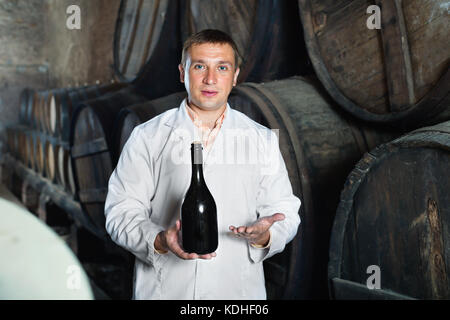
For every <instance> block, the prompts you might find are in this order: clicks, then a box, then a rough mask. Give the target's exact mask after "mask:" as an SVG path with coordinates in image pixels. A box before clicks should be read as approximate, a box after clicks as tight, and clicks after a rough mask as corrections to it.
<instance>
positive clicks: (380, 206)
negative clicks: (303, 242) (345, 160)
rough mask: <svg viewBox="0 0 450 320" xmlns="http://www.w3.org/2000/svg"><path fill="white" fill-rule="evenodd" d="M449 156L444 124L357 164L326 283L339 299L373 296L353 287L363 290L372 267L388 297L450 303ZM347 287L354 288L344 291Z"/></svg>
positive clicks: (339, 216)
mask: <svg viewBox="0 0 450 320" xmlns="http://www.w3.org/2000/svg"><path fill="white" fill-rule="evenodd" d="M449 156H450V122H449V121H447V122H444V123H441V124H439V125H436V126H432V127H425V128H421V129H418V130H415V131H413V132H410V133H408V134H405V135H404V136H402V137H400V138H398V139H395V140H394V141H391V142H389V143H386V144H383V145H381V146H379V147H377V148H376V149H375V150H372V151H371V152H370V153H368V154H366V155H365V156H364V157H363V158H362V159H361V160H360V161H359V162H358V164H357V165H356V166H355V168H354V170H353V171H352V172H351V173H350V174H349V176H348V178H347V181H346V183H345V186H344V189H343V190H342V193H341V202H340V204H339V207H338V210H337V213H336V219H335V222H334V225H333V232H332V237H331V246H330V262H329V268H328V277H329V280H330V287H331V293H332V296H333V297H334V298H336V299H348V298H349V297H352V298H358V299H361V298H365V297H366V296H367V295H368V291H369V290H368V289H366V290H357V289H355V288H357V286H358V285H359V286H365V285H366V283H367V280H368V277H369V276H370V274H368V273H367V267H368V266H371V265H375V266H378V267H379V270H380V271H381V286H382V289H384V290H385V291H387V292H393V293H396V294H398V295H401V296H403V297H404V298H419V299H448V298H449V297H450V281H449V275H450V270H449V263H450V257H449V254H448V250H446V245H447V243H446V239H447V238H448V236H447V234H448V230H447V227H446V226H448V225H449V224H450V211H449V208H450V199H449V196H448V190H449V188H450V185H449V181H450V180H449V179H448V172H450V167H449V163H450V161H449ZM355 221H357V224H355ZM342 281H346V282H350V283H351V285H350V286H348V287H347V288H345V287H344V289H342V288H343V285H342ZM374 291H377V290H374ZM372 298H378V299H392V298H395V297H392V296H389V295H386V294H384V295H380V296H378V297H372Z"/></svg>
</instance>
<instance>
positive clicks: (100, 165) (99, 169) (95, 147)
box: [70, 87, 146, 230]
mask: <svg viewBox="0 0 450 320" xmlns="http://www.w3.org/2000/svg"><path fill="white" fill-rule="evenodd" d="M145 100H146V99H145V97H143V96H140V95H138V94H136V92H135V91H134V89H133V88H132V87H126V88H124V89H122V90H119V91H117V92H113V93H109V94H106V95H104V96H102V97H100V98H98V99H93V100H88V101H85V102H83V103H82V104H80V105H78V107H77V108H76V109H75V112H74V114H73V119H72V126H71V134H70V146H71V158H72V168H73V174H74V178H75V186H76V196H77V198H78V199H79V201H80V202H81V204H82V207H83V209H84V211H85V212H86V213H87V214H88V215H89V217H90V218H91V220H92V222H94V223H95V224H96V226H97V227H98V228H100V229H102V230H103V229H104V219H105V217H104V201H105V199H106V194H107V191H108V180H109V177H110V175H111V173H112V171H113V169H114V167H115V159H114V157H113V145H114V143H113V131H114V120H115V118H116V116H117V114H118V112H119V111H120V110H121V109H122V108H124V107H126V106H129V105H133V104H137V103H142V102H144V101H145Z"/></svg>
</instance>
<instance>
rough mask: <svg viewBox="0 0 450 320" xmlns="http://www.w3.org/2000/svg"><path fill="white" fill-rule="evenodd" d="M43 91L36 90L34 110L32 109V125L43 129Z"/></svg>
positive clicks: (39, 129)
mask: <svg viewBox="0 0 450 320" xmlns="http://www.w3.org/2000/svg"><path fill="white" fill-rule="evenodd" d="M42 94H43V91H35V92H34V97H33V111H32V120H31V123H32V127H33V128H34V129H35V130H38V131H41V130H42V121H41V119H42V115H41V114H42V100H43V95H42Z"/></svg>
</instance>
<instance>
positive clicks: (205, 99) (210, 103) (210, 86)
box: [178, 43, 239, 110]
mask: <svg viewBox="0 0 450 320" xmlns="http://www.w3.org/2000/svg"><path fill="white" fill-rule="evenodd" d="M178 68H179V70H180V80H181V82H184V85H185V87H186V90H187V92H188V99H189V104H190V105H191V106H192V105H194V106H196V107H198V108H200V109H202V110H217V109H219V108H221V107H223V106H224V105H226V103H227V99H228V95H229V94H230V92H231V89H232V88H233V86H235V85H236V80H237V77H238V75H239V68H238V69H237V70H235V60H234V51H233V48H232V47H231V46H230V45H229V44H214V43H205V44H199V45H193V46H192V47H191V48H190V49H189V50H188V55H187V57H186V65H185V67H183V66H182V65H181V64H180V65H179V66H178Z"/></svg>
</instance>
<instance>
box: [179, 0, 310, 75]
mask: <svg viewBox="0 0 450 320" xmlns="http://www.w3.org/2000/svg"><path fill="white" fill-rule="evenodd" d="M181 6H182V10H181V20H182V23H181V32H182V37H183V41H185V40H186V39H187V38H188V37H189V36H190V35H191V34H194V33H197V32H199V31H201V30H204V29H218V30H221V31H224V32H226V33H227V34H229V35H230V36H231V37H232V38H233V40H234V41H235V42H236V45H237V47H238V51H239V52H240V55H241V57H242V60H243V63H242V64H241V72H240V74H239V78H238V82H244V81H247V82H263V81H270V80H275V79H282V78H287V77H289V76H293V75H303V74H305V72H306V71H308V70H309V68H308V65H309V64H310V62H309V59H308V54H307V52H306V49H305V48H304V45H303V41H304V40H303V35H302V33H301V32H299V30H301V24H300V18H299V13H298V4H297V3H296V2H295V1H277V0H266V1H256V0H250V1H240V0H231V1H205V0H186V1H182V2H181Z"/></svg>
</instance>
